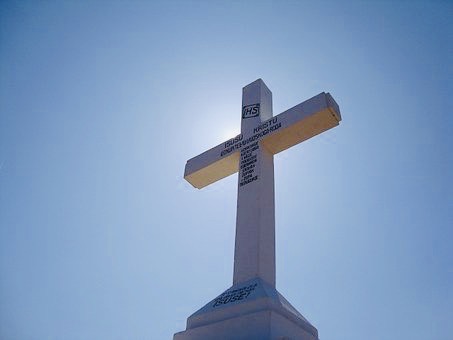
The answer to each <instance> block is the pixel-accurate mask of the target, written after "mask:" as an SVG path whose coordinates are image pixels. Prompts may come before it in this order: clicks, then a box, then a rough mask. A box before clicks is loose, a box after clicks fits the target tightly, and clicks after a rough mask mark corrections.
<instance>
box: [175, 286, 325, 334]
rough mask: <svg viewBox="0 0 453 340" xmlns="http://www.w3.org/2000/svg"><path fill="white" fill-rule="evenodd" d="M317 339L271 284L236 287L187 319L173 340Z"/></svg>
mask: <svg viewBox="0 0 453 340" xmlns="http://www.w3.org/2000/svg"><path fill="white" fill-rule="evenodd" d="M209 339H216V340H233V339H234V340H241V339H243V340H245V339H247V340H255V339H256V340H268V339H269V340H271V339H272V340H296V339H297V340H318V331H317V330H316V328H315V327H313V326H312V325H311V324H310V323H309V322H308V321H307V320H306V319H305V318H304V317H303V316H302V315H301V314H300V313H299V312H298V311H297V310H296V309H295V308H294V307H293V306H291V304H290V303H289V302H288V301H287V300H286V299H285V298H284V297H283V296H282V295H281V294H280V293H279V292H278V291H277V290H276V289H275V288H274V287H272V286H271V285H269V284H267V283H266V282H265V281H263V280H261V279H259V278H256V279H253V280H250V281H247V282H242V283H239V284H236V285H234V286H232V287H231V288H229V289H228V290H226V291H225V292H224V293H222V294H221V295H219V296H218V297H217V298H215V299H214V300H212V301H211V302H209V303H208V304H207V305H206V306H204V307H203V308H201V309H200V310H198V311H197V312H195V313H194V314H192V315H191V316H190V317H189V318H188V319H187V328H186V330H185V331H183V332H179V333H176V334H175V335H174V337H173V340H209Z"/></svg>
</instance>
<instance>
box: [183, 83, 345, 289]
mask: <svg viewBox="0 0 453 340" xmlns="http://www.w3.org/2000/svg"><path fill="white" fill-rule="evenodd" d="M340 120H341V115H340V109H339V107H338V105H337V103H336V102H335V100H334V99H333V98H332V96H331V95H330V94H329V93H324V92H322V93H320V94H318V95H317V96H315V97H313V98H311V99H309V100H307V101H305V102H303V103H300V104H299V105H296V106H294V107H293V108H291V109H289V110H287V111H285V112H283V113H281V114H279V115H277V116H275V117H273V116H272V93H271V91H270V90H269V89H268V88H267V86H266V84H264V82H263V81H262V80H261V79H258V80H256V81H254V82H253V83H251V84H249V85H247V86H245V87H244V88H243V90H242V121H241V134H239V135H238V136H236V137H234V138H232V139H230V140H227V141H226V142H224V143H222V144H220V145H217V146H216V147H214V148H212V149H210V150H208V151H206V152H204V153H202V154H201V155H199V156H197V157H194V158H192V159H190V160H188V161H187V164H186V168H185V172H184V178H185V179H186V180H187V181H189V183H191V184H192V185H193V186H194V187H195V188H198V189H201V188H203V187H205V186H207V185H209V184H211V183H213V182H216V181H218V180H220V179H222V178H224V177H226V176H229V175H231V174H233V173H235V172H238V171H239V179H238V199H237V215H236V244H235V251H234V275H233V284H236V283H240V282H245V281H247V280H250V279H253V278H256V277H259V278H261V279H263V280H265V281H266V282H268V283H269V284H271V285H272V286H273V287H275V207H274V157H273V155H274V154H276V153H278V152H280V151H283V150H285V149H288V148H289V147H291V146H293V145H296V144H298V143H300V142H302V141H304V140H306V139H308V138H311V137H313V136H315V135H317V134H319V133H321V132H324V131H326V130H328V129H330V128H333V127H335V126H337V125H338V124H339V122H340Z"/></svg>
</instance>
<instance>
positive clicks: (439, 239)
mask: <svg viewBox="0 0 453 340" xmlns="http://www.w3.org/2000/svg"><path fill="white" fill-rule="evenodd" d="M452 15H453V4H452V2H449V1H297V2H296V1H278V2H277V1H275V2H274V1H256V2H254V1H165V2H159V1H68V0H65V1H2V2H1V3H0V338H1V339H5V340H22V339H24V340H25V339H26V340H28V339H40V340H41V339H65V340H73V339H74V340H76V339H84V340H90V339H172V336H173V334H174V333H176V332H179V331H182V330H184V329H185V323H186V319H187V317H188V316H189V315H191V314H192V313H193V312H195V311H196V310H198V309H199V308H201V307H202V306H204V305H205V304H206V303H207V302H209V301H210V300H212V299H213V298H215V297H216V296H217V295H219V294H220V293H222V292H223V291H224V290H226V289H227V288H229V287H230V286H231V284H232V275H233V274H232V273H233V252H234V233H235V218H236V195H237V175H232V176H230V177H228V178H225V179H223V180H221V181H219V182H216V183H214V184H212V185H210V186H208V187H206V188H203V189H202V190H197V189H194V188H193V187H192V186H191V185H190V184H189V183H187V182H186V181H185V180H184V179H183V172H184V166H185V163H186V161H187V160H188V159H190V158H192V157H194V156H196V155H198V154H200V153H202V152H204V151H206V150H208V149H210V148H211V147H214V146H216V145H217V144H219V143H221V142H223V141H225V140H226V139H228V138H229V137H232V136H234V135H235V134H237V133H239V130H240V118H241V100H242V98H241V95H242V87H243V86H245V85H247V84H249V83H251V82H253V81H254V80H256V79H258V78H262V79H263V80H264V82H265V83H266V85H267V86H268V87H269V88H270V90H271V91H272V93H273V103H274V114H275V115H276V114H279V113H281V112H283V111H285V110H286V109H288V108H290V107H293V106H294V105H296V104H299V103H300V102H302V101H304V100H307V99H308V98H311V97H312V96H314V95H316V94H318V93H320V92H323V91H325V92H330V93H331V94H332V96H333V97H334V98H335V100H336V101H337V103H338V104H339V106H340V110H341V114H342V118H343V120H342V122H341V124H340V126H338V127H336V128H334V129H332V130H329V131H327V132H325V133H323V134H322V135H319V136H316V137H315V138H312V139H310V140H308V141H306V142H304V143H301V144H299V145H297V146H294V147H292V148H291V149H289V150H286V151H285V152H282V153H280V154H278V155H276V156H275V159H274V163H275V195H276V197H275V200H276V254H277V255H276V256H277V289H278V290H279V291H280V293H282V294H283V295H284V296H285V297H286V299H288V300H289V301H290V302H291V304H292V305H293V306H294V307H296V308H297V309H298V310H299V311H300V312H301V313H302V314H303V315H304V316H305V317H306V318H307V319H308V320H309V321H310V322H311V323H312V324H313V325H314V326H315V327H316V328H317V329H318V331H319V336H320V339H321V340H328V339H335V340H345V339H348V340H359V339H360V340H362V339H367V340H382V339H389V338H392V339H408V340H426V339H433V340H449V339H451V334H453V324H452V323H451V319H452V317H453V265H452V264H453V248H452V239H453V176H452V174H453V153H452V151H451V150H452V147H453V118H452V114H451V113H452V111H453V101H452V99H451V98H452V97H451V93H452V91H453V85H452V79H453V62H452V59H451V56H452V55H453V48H452V45H453V43H452V41H453V20H452Z"/></svg>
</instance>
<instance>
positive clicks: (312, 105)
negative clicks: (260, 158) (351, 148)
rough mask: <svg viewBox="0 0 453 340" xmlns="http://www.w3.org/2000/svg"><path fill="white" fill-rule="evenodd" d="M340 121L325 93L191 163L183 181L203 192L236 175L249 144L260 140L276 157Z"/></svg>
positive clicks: (217, 147)
mask: <svg viewBox="0 0 453 340" xmlns="http://www.w3.org/2000/svg"><path fill="white" fill-rule="evenodd" d="M340 120H341V115H340V109H339V107H338V104H337V103H336V102H335V100H334V99H333V98H332V96H331V95H330V94H329V93H324V92H322V93H320V94H318V95H317V96H314V97H313V98H310V99H308V100H306V101H304V102H302V103H300V104H299V105H296V106H294V107H293V108H291V109H289V110H287V111H285V112H283V113H281V114H279V115H277V116H275V117H272V118H270V119H268V120H267V121H264V122H263V123H261V124H260V125H258V126H257V127H255V128H254V129H253V131H247V132H243V134H240V135H238V136H236V137H235V138H232V139H230V140H229V141H226V142H224V143H222V144H219V145H217V146H216V147H214V148H212V149H210V150H208V151H206V152H204V153H202V154H200V155H198V156H196V157H194V158H192V159H190V160H188V161H187V164H186V168H185V171H184V178H185V179H186V180H187V181H188V182H189V183H190V184H192V185H193V186H194V187H195V188H198V189H201V188H203V187H205V186H207V185H209V184H211V183H214V182H216V181H218V180H220V179H222V178H224V177H227V176H229V175H232V174H234V173H235V172H237V171H238V168H239V156H240V152H239V151H240V149H241V148H242V147H244V146H246V145H248V144H249V143H252V142H255V141H257V140H259V141H261V143H262V144H263V145H264V147H265V148H266V149H267V150H269V151H270V152H271V153H272V154H276V153H278V152H280V151H283V150H286V149H288V148H290V147H291V146H293V145H296V144H298V143H300V142H303V141H304V140H307V139H309V138H311V137H313V136H316V135H317V134H320V133H321V132H324V131H326V130H328V129H331V128H333V127H335V126H337V125H338V124H339V122H340Z"/></svg>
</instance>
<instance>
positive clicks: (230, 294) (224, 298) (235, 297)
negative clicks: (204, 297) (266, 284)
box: [212, 283, 258, 307]
mask: <svg viewBox="0 0 453 340" xmlns="http://www.w3.org/2000/svg"><path fill="white" fill-rule="evenodd" d="M257 285H258V284H257V283H254V284H251V285H250V286H246V287H242V288H239V289H234V290H231V291H226V292H225V293H223V294H222V295H220V296H219V297H218V298H216V299H215V300H214V304H213V305H212V307H217V306H221V305H226V304H227V303H230V302H234V301H240V300H245V299H247V298H248V297H249V295H250V294H251V293H252V292H253V291H254V290H255V288H256V286H257Z"/></svg>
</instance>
